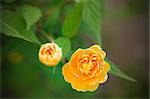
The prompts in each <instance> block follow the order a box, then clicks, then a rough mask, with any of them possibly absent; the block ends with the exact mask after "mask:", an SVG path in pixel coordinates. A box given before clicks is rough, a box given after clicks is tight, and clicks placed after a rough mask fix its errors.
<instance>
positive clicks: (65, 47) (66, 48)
mask: <svg viewBox="0 0 150 99" xmlns="http://www.w3.org/2000/svg"><path fill="white" fill-rule="evenodd" d="M55 42H56V43H57V44H58V45H59V46H60V47H61V48H62V52H63V58H64V57H66V56H67V55H68V53H69V52H70V51H71V42H70V40H69V39H67V38H63V37H59V38H57V39H56V40H55Z"/></svg>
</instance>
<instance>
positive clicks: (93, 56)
mask: <svg viewBox="0 0 150 99" xmlns="http://www.w3.org/2000/svg"><path fill="white" fill-rule="evenodd" d="M105 56H106V53H105V52H104V51H103V50H102V49H101V48H100V47H99V46H98V45H93V46H91V47H90V48H88V49H78V50H77V51H76V52H75V53H74V54H73V55H72V57H71V59H70V61H69V62H68V63H66V64H65V65H64V66H63V68H62V74H63V76H64V79H65V80H66V82H68V83H71V86H72V88H73V89H75V90H77V91H83V92H85V91H94V90H96V89H97V88H98V86H99V84H102V83H104V82H106V80H107V78H108V75H107V73H108V71H109V69H110V65H109V64H108V63H107V62H106V61H105V60H104V58H105Z"/></svg>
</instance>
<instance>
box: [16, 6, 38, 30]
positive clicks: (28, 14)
mask: <svg viewBox="0 0 150 99" xmlns="http://www.w3.org/2000/svg"><path fill="white" fill-rule="evenodd" d="M18 12H20V13H21V15H22V17H23V18H24V19H25V21H26V24H27V30H29V29H30V27H31V26H32V25H33V24H34V23H36V22H37V21H38V20H39V18H40V17H41V11H40V9H38V8H36V7H33V6H30V5H24V6H21V8H20V9H19V10H18Z"/></svg>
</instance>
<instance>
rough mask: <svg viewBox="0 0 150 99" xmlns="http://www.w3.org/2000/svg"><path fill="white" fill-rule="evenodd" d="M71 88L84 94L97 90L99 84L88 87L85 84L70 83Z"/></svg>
mask: <svg viewBox="0 0 150 99" xmlns="http://www.w3.org/2000/svg"><path fill="white" fill-rule="evenodd" d="M79 83H80V84H79ZM71 86H72V88H73V89H75V90H77V91H82V92H86V91H95V90H96V89H97V88H98V86H99V84H96V85H88V84H86V83H83V82H80V81H78V82H74V83H71Z"/></svg>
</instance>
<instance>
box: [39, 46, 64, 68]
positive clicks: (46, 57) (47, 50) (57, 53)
mask: <svg viewBox="0 0 150 99" xmlns="http://www.w3.org/2000/svg"><path fill="white" fill-rule="evenodd" d="M61 58H62V49H61V48H59V46H58V45H57V44H56V43H46V44H43V45H41V47H40V50H39V60H40V61H41V62H42V63H43V64H45V65H47V66H55V65H57V64H58V62H59V61H60V59H61Z"/></svg>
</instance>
